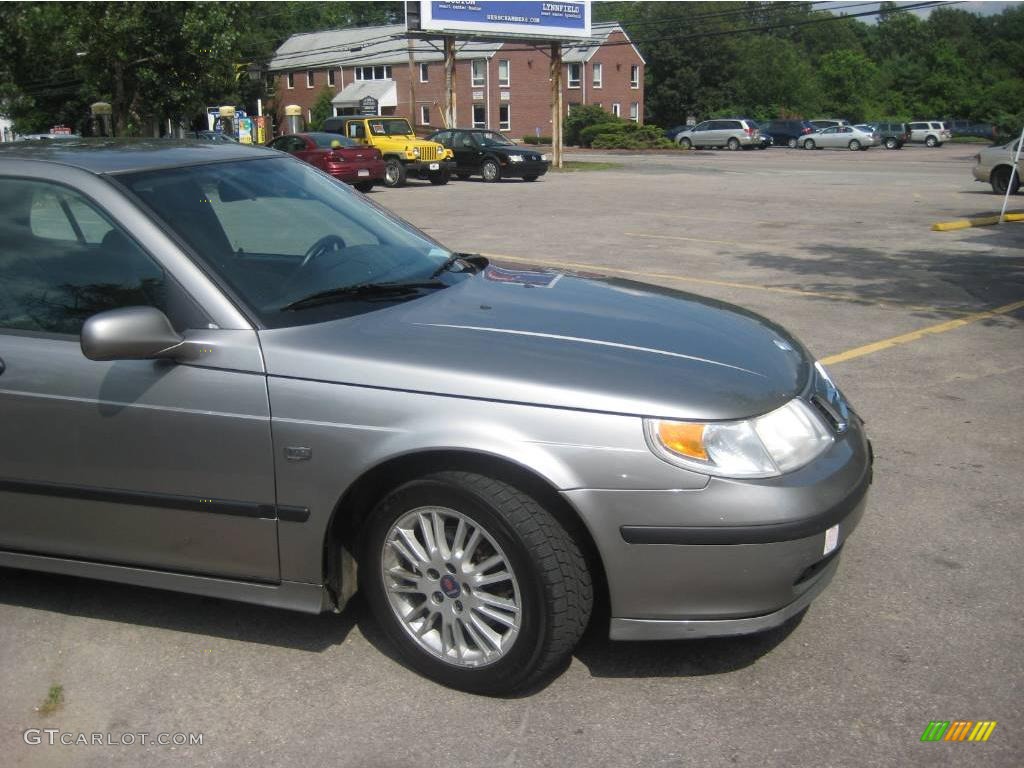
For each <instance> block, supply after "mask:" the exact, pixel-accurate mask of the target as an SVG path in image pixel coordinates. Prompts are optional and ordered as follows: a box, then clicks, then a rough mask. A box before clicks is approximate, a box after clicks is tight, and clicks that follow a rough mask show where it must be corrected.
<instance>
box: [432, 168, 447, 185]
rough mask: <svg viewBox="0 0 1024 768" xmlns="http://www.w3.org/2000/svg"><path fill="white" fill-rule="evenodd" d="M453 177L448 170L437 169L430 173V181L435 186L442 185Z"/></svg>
mask: <svg viewBox="0 0 1024 768" xmlns="http://www.w3.org/2000/svg"><path fill="white" fill-rule="evenodd" d="M449 178H451V177H450V175H449V174H448V171H436V172H435V173H432V174H430V183H431V184H433V185H434V186H441V185H444V184H447V183H448V179H449Z"/></svg>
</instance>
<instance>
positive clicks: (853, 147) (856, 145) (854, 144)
mask: <svg viewBox="0 0 1024 768" xmlns="http://www.w3.org/2000/svg"><path fill="white" fill-rule="evenodd" d="M846 146H847V147H848V148H849V150H850V151H851V152H859V151H860V142H859V141H857V140H856V139H850V143H849V144H847V145H846Z"/></svg>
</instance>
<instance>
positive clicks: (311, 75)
mask: <svg viewBox="0 0 1024 768" xmlns="http://www.w3.org/2000/svg"><path fill="white" fill-rule="evenodd" d="M306 87H307V88H314V87H316V71H315V70H312V69H307V70H306Z"/></svg>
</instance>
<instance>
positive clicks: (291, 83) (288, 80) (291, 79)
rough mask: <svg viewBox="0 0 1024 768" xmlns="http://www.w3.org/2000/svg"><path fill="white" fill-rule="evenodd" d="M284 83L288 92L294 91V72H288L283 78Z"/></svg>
mask: <svg viewBox="0 0 1024 768" xmlns="http://www.w3.org/2000/svg"><path fill="white" fill-rule="evenodd" d="M284 82H285V84H286V85H287V86H288V90H289V91H290V90H292V89H294V88H295V73H294V72H289V73H288V76H287V77H285V79H284Z"/></svg>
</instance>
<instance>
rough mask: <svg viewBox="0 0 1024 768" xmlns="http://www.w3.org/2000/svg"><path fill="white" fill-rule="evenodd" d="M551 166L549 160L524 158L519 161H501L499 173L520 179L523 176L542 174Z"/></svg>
mask: <svg viewBox="0 0 1024 768" xmlns="http://www.w3.org/2000/svg"><path fill="white" fill-rule="evenodd" d="M550 167H551V162H550V161H544V160H524V161H523V162H521V163H509V162H506V163H502V166H501V175H502V176H504V177H506V178H516V179H521V178H522V177H523V176H543V175H544V174H545V173H547V172H548V169H549V168H550Z"/></svg>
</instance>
